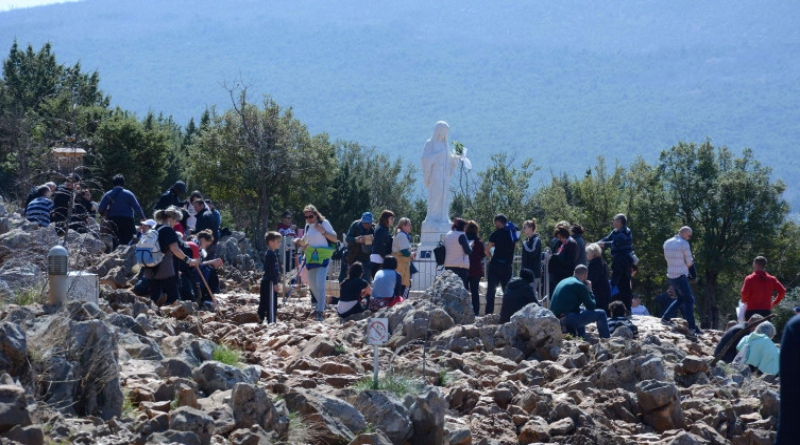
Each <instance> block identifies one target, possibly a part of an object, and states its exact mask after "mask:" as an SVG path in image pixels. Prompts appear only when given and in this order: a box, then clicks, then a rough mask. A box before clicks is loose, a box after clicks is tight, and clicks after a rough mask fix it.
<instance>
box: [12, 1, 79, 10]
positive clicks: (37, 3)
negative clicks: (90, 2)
mask: <svg viewBox="0 0 800 445" xmlns="http://www.w3.org/2000/svg"><path fill="white" fill-rule="evenodd" d="M76 1H79V0H0V12H2V11H8V10H10V9H19V8H30V7H32V6H41V5H49V4H51V3H66V2H76Z"/></svg>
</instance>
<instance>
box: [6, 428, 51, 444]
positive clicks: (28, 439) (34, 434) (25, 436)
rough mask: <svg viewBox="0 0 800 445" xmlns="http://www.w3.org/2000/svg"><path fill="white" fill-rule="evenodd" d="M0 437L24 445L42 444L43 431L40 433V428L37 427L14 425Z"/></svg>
mask: <svg viewBox="0 0 800 445" xmlns="http://www.w3.org/2000/svg"><path fill="white" fill-rule="evenodd" d="M0 436H2V437H4V438H6V439H9V440H13V441H15V442H19V443H22V444H25V445H43V444H44V431H42V427H40V426H38V425H31V426H26V427H21V426H19V425H16V426H14V428H11V429H10V430H8V431H6V432H5V433H3V434H2V435H0Z"/></svg>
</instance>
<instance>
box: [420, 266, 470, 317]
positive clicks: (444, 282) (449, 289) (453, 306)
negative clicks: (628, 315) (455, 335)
mask: <svg viewBox="0 0 800 445" xmlns="http://www.w3.org/2000/svg"><path fill="white" fill-rule="evenodd" d="M422 298H424V299H426V300H428V301H430V302H431V303H432V304H433V305H434V306H437V307H440V308H442V309H444V311H445V312H447V315H449V316H450V317H451V318H452V319H453V321H454V322H455V323H456V324H461V325H465V324H472V323H474V322H475V313H474V312H472V297H471V296H470V294H469V292H468V291H467V290H466V289H464V283H463V282H462V281H461V278H459V277H458V276H457V275H456V274H454V273H453V272H451V271H445V272H444V273H442V274H440V275H438V276H437V277H436V279H435V280H434V282H433V286H431V287H430V288H428V290H427V291H425V294H424V295H423V297H422Z"/></svg>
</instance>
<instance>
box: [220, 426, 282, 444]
mask: <svg viewBox="0 0 800 445" xmlns="http://www.w3.org/2000/svg"><path fill="white" fill-rule="evenodd" d="M228 440H230V441H231V444H233V445H271V444H272V442H271V441H270V439H269V435H268V434H267V432H266V431H264V430H263V429H262V428H261V427H260V426H253V427H252V428H247V429H244V428H242V429H238V430H236V431H234V432H232V433H231V434H230V436H228Z"/></svg>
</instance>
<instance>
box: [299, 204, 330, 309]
mask: <svg viewBox="0 0 800 445" xmlns="http://www.w3.org/2000/svg"><path fill="white" fill-rule="evenodd" d="M303 216H304V217H305V219H306V227H305V232H304V233H303V240H302V243H301V244H302V245H303V246H305V257H306V269H307V270H308V286H309V288H310V289H311V293H312V294H313V295H314V297H315V298H316V299H317V308H316V312H315V314H314V315H315V316H316V318H317V321H322V320H323V319H324V318H325V281H326V280H327V277H328V266H329V264H330V257H331V255H332V254H333V251H334V250H335V247H333V248H332V247H331V245H334V246H335V244H336V232H335V231H334V230H333V226H331V223H330V222H328V220H327V219H325V217H324V216H322V215H321V214H320V213H319V210H317V208H316V207H314V206H313V205H311V204H309V205H307V206H306V207H305V208H304V209H303Z"/></svg>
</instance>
